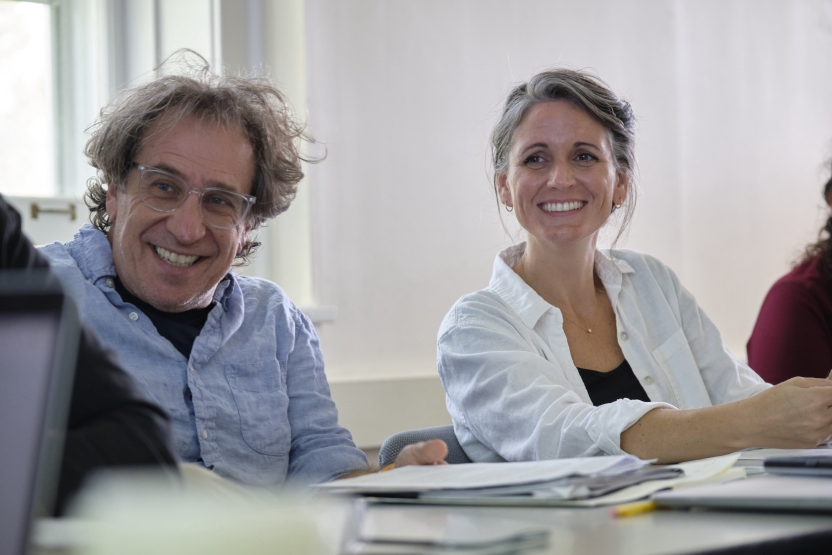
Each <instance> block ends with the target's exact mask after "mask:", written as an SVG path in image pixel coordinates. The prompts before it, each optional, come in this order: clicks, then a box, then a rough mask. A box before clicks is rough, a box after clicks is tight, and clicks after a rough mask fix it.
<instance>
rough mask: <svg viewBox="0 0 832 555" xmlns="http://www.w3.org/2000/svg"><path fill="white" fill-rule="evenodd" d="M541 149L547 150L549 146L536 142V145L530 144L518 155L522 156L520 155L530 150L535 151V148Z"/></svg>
mask: <svg viewBox="0 0 832 555" xmlns="http://www.w3.org/2000/svg"><path fill="white" fill-rule="evenodd" d="M541 147H542V148H548V147H549V145H547V144H546V143H541V142H537V143H534V144H531V145H529V146H527V147H525V148H524V149H523V150H521V151H520V153H521V154H522V153H524V152H526V151H528V150H532V149H535V148H541Z"/></svg>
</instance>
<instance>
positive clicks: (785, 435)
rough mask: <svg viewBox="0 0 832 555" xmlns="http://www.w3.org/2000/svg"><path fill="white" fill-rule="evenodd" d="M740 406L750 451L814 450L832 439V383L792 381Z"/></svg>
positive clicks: (820, 380) (818, 380)
mask: <svg viewBox="0 0 832 555" xmlns="http://www.w3.org/2000/svg"><path fill="white" fill-rule="evenodd" d="M739 404H740V405H745V406H744V407H743V408H744V409H745V410H743V411H741V412H740V414H739V415H738V416H740V420H739V421H738V422H737V424H738V425H739V426H738V429H739V430H740V431H743V430H745V438H746V442H747V447H778V448H783V449H811V448H813V447H817V445H818V444H820V443H821V442H823V441H824V440H826V439H827V438H828V437H829V436H830V435H832V408H830V407H832V381H829V380H824V379H819V378H792V379H790V380H787V381H785V382H783V383H781V384H778V385H776V386H774V387H772V388H771V389H768V390H766V391H763V392H761V393H758V394H757V395H755V396H753V397H750V398H748V399H746V400H744V401H740V402H739Z"/></svg>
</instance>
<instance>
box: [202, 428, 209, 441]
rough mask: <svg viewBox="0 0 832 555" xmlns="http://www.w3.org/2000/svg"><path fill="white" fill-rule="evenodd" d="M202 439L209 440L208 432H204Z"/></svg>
mask: <svg viewBox="0 0 832 555" xmlns="http://www.w3.org/2000/svg"><path fill="white" fill-rule="evenodd" d="M202 439H208V430H202Z"/></svg>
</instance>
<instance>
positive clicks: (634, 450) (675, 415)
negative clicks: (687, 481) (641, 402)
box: [621, 403, 748, 464]
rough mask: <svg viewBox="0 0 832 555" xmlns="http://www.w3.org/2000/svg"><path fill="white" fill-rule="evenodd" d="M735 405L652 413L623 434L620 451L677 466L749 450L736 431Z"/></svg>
mask: <svg viewBox="0 0 832 555" xmlns="http://www.w3.org/2000/svg"><path fill="white" fill-rule="evenodd" d="M732 405H736V403H729V404H726V405H717V406H715V407H705V408H701V409H688V410H675V409H668V408H658V409H654V410H651V411H650V412H648V413H647V414H645V415H644V416H643V417H641V419H639V420H638V421H637V422H636V423H635V424H633V425H632V426H630V427H629V428H627V429H626V430H625V431H624V432H623V433H622V434H621V449H623V450H624V451H626V452H627V453H630V454H632V455H636V456H637V457H639V458H641V459H658V462H659V463H661V464H669V463H676V462H682V461H689V460H695V459H704V458H707V457H716V456H718V455H725V454H727V453H733V452H734V451H739V450H741V449H745V448H746V447H748V445H746V444H745V443H744V442H743V440H742V433H738V432H739V431H738V430H736V429H735V428H734V425H733V424H734V417H735V416H736V415H735V414H732V413H734V412H735V411H736V407H734V406H732Z"/></svg>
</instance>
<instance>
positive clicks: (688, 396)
mask: <svg viewBox="0 0 832 555" xmlns="http://www.w3.org/2000/svg"><path fill="white" fill-rule="evenodd" d="M653 357H654V358H655V359H656V361H657V362H658V363H659V364H660V365H661V367H662V369H663V370H664V373H665V376H666V377H667V380H668V382H669V383H670V386H671V387H672V388H673V394H674V395H675V396H676V401H675V402H673V404H674V405H676V406H677V407H678V408H680V409H692V408H699V407H707V406H710V405H711V401H710V395H709V394H708V390H707V388H706V387H705V383H704V382H703V381H702V375H701V374H700V373H699V366H698V365H697V363H696V358H695V357H694V356H693V352H692V351H691V348H690V344H689V343H688V339H687V337H686V336H685V332H684V330H681V329H680V330H678V331H676V333H674V334H673V335H671V336H670V338H669V339H667V341H665V342H664V343H662V344H661V346H659V347H658V348H657V349H655V350H653Z"/></svg>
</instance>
